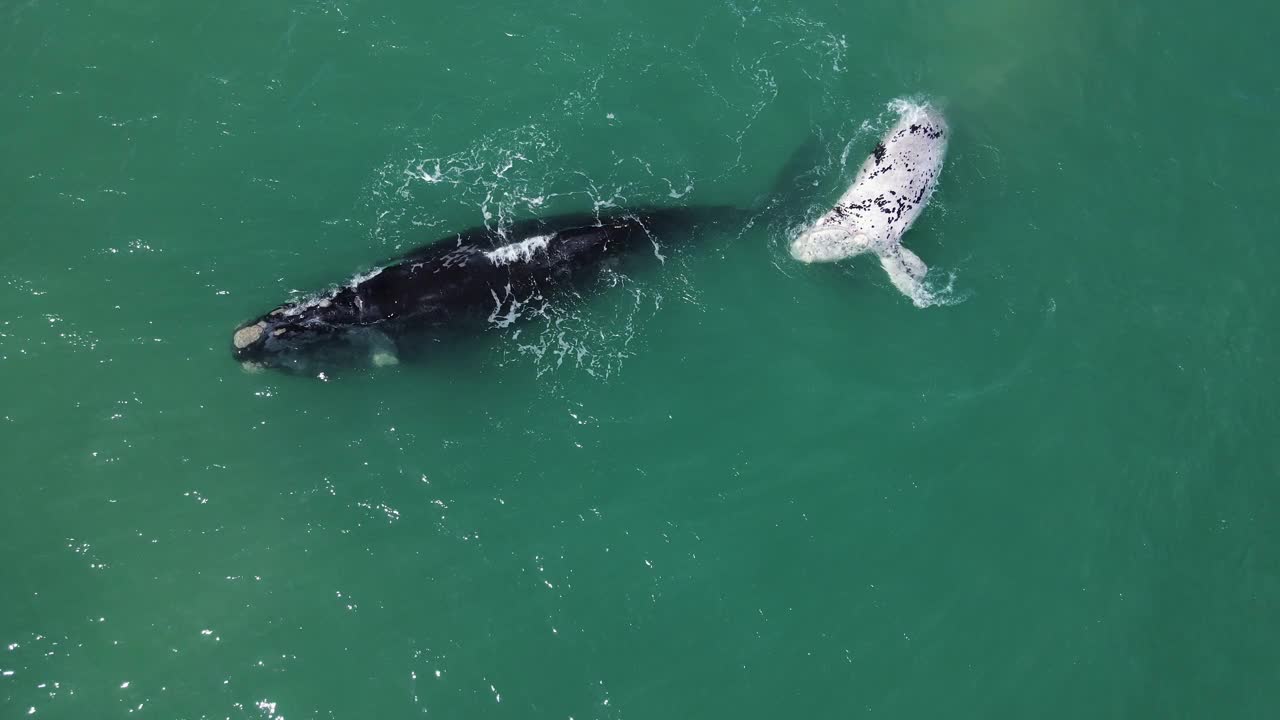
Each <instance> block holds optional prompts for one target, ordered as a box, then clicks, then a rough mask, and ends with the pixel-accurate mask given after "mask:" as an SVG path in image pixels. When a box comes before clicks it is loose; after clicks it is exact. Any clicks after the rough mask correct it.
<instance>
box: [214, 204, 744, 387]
mask: <svg viewBox="0 0 1280 720" xmlns="http://www.w3.org/2000/svg"><path fill="white" fill-rule="evenodd" d="M738 217H741V211H737V210H733V209H729V208H667V209H640V210H634V211H629V212H626V213H617V214H612V215H562V216H557V217H549V218H543V219H535V220H526V221H522V222H518V223H515V224H514V225H512V226H511V227H508V228H505V230H504V231H503V232H501V233H499V232H498V231H497V230H494V229H490V228H483V227H481V228H472V229H470V230H466V231H463V232H460V233H457V234H455V235H451V236H448V237H445V238H442V239H440V240H438V241H436V242H434V243H431V244H429V245H426V246H423V247H421V248H419V249H417V250H414V251H412V252H409V253H407V254H406V255H404V256H402V257H400V258H398V259H396V260H394V261H392V263H391V264H389V265H387V266H385V267H383V268H381V269H380V270H376V271H374V272H371V273H368V274H365V275H362V276H357V277H356V278H354V279H353V280H351V281H350V282H349V283H348V284H346V285H343V286H339V287H337V288H334V289H331V290H329V291H327V292H323V293H320V294H316V295H312V296H309V297H307V298H304V299H302V300H298V301H295V302H289V303H285V304H284V305H281V306H279V307H277V308H275V309H274V310H272V311H270V312H268V313H266V314H265V315H262V316H261V317H259V318H258V319H256V320H254V321H252V322H249V323H246V324H245V325H243V326H241V327H240V328H239V329H238V330H237V331H236V333H235V335H234V336H233V338H232V346H233V347H232V350H233V354H234V355H235V357H236V358H237V359H238V360H240V361H242V362H244V363H246V365H247V366H250V367H262V366H267V367H275V368H280V369H285V370H290V369H293V370H306V371H310V370H314V369H315V368H316V367H317V366H319V367H325V366H330V365H335V364H347V363H350V362H351V361H352V360H357V361H359V360H368V359H370V358H373V359H374V360H377V359H378V358H392V359H394V358H395V357H396V353H397V351H398V349H399V347H400V345H401V343H402V342H403V341H405V340H407V339H410V338H415V337H416V338H433V337H434V338H438V337H441V336H447V335H450V334H456V333H475V332H483V331H484V330H485V329H488V328H494V327H505V326H507V325H509V324H511V323H512V322H514V321H515V320H516V319H517V318H519V317H520V315H521V314H522V312H521V311H522V309H523V310H527V309H529V308H528V306H529V305H531V304H534V305H536V304H537V303H540V302H544V301H548V300H550V299H552V298H553V297H555V296H556V295H557V294H560V293H564V292H578V291H581V290H583V289H585V288H586V287H588V285H589V284H590V281H591V280H592V279H594V278H595V277H596V276H597V275H598V273H599V271H600V270H601V269H602V268H604V267H606V266H608V265H609V264H611V263H613V262H616V261H618V260H621V259H622V258H624V257H628V256H630V257H645V256H648V257H650V258H657V257H659V256H660V255H659V248H660V247H662V248H667V247H670V246H671V242H672V241H674V240H679V239H683V238H687V237H689V236H691V235H693V234H695V233H697V232H699V231H705V230H707V229H709V228H710V226H712V225H715V224H717V223H720V222H723V221H725V220H729V219H735V218H738Z"/></svg>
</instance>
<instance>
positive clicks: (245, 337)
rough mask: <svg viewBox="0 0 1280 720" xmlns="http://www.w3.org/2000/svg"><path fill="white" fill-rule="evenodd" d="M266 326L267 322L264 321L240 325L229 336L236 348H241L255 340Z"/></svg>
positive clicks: (260, 335)
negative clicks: (233, 333)
mask: <svg viewBox="0 0 1280 720" xmlns="http://www.w3.org/2000/svg"><path fill="white" fill-rule="evenodd" d="M266 327H267V324H266V323H264V322H258V323H256V324H254V325H247V326H245V327H242V328H240V329H239V330H237V331H236V333H235V335H233V336H232V337H231V342H232V343H234V344H235V346H236V349H237V350H243V349H245V348H247V347H249V346H250V345H252V344H254V343H255V342H257V341H258V338H260V337H262V331H263V329H265V328H266Z"/></svg>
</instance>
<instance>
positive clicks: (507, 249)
mask: <svg viewBox="0 0 1280 720" xmlns="http://www.w3.org/2000/svg"><path fill="white" fill-rule="evenodd" d="M554 237H555V235H534V236H533V237H531V238H527V239H525V240H521V241H520V242H514V243H511V244H510V245H503V246H502V247H500V248H497V249H496V250H491V251H489V252H487V253H485V257H487V258H489V260H490V261H492V262H493V264H494V265H506V264H508V263H513V262H528V261H530V260H532V259H533V256H534V255H535V254H536V253H538V252H539V251H545V250H546V249H547V243H548V242H550V241H551V239H552V238H554Z"/></svg>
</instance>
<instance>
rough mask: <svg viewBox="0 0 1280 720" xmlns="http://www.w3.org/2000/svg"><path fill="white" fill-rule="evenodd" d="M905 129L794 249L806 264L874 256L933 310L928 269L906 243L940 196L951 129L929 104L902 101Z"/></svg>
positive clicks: (891, 135) (883, 145) (889, 136)
mask: <svg viewBox="0 0 1280 720" xmlns="http://www.w3.org/2000/svg"><path fill="white" fill-rule="evenodd" d="M891 107H892V108H893V109H894V110H895V111H897V112H898V114H899V117H898V121H897V123H896V124H895V125H894V126H893V128H891V129H890V130H889V132H888V133H886V134H885V136H884V137H883V138H882V139H881V140H880V142H879V143H878V144H877V145H876V149H875V152H874V153H872V155H871V156H870V157H868V158H867V160H866V162H865V163H863V165H862V168H861V169H859V170H858V175H857V177H856V178H855V179H854V181H853V185H851V186H850V187H849V189H848V190H847V191H845V193H844V195H842V196H841V197H840V200H839V201H838V202H837V203H836V205H835V207H834V208H832V209H831V211H830V212H828V213H826V214H825V215H823V216H822V217H820V218H818V221H817V222H815V223H814V224H813V225H812V226H811V227H810V228H809V229H807V230H806V231H805V232H803V233H801V234H800V236H799V237H797V238H796V239H795V240H794V241H793V242H792V243H791V255H792V257H794V258H796V259H797V260H800V261H802V262H808V263H812V262H835V261H837V260H843V259H844V258H848V257H852V256H854V255H860V254H862V253H866V252H873V253H875V254H877V255H879V256H880V260H881V264H882V265H883V266H884V268H885V270H886V271H887V272H888V273H889V277H890V279H891V280H892V281H893V284H894V286H895V287H897V288H898V289H899V290H901V291H902V292H903V293H904V294H906V295H907V296H909V297H911V299H912V301H913V302H915V304H916V305H919V306H924V305H929V304H932V298H931V296H930V295H929V293H928V291H927V290H926V289H925V288H924V286H923V280H924V276H925V273H926V272H927V271H928V268H927V267H926V266H925V264H924V263H923V262H922V261H921V260H920V258H918V257H916V256H915V255H914V254H913V253H911V252H910V251H909V250H906V249H905V248H903V247H902V246H901V238H902V235H903V234H904V233H906V232H907V230H908V229H910V227H911V225H912V223H914V222H915V221H916V218H918V217H919V216H920V213H921V212H922V211H923V210H924V208H925V206H926V205H928V204H929V199H930V197H931V196H932V195H933V191H934V188H935V187H936V185H937V182H938V175H939V174H940V173H941V172H942V163H943V159H944V157H945V156H946V151H947V132H948V131H947V125H946V121H945V120H944V119H943V118H942V115H941V114H940V113H939V112H938V111H937V110H936V109H935V108H933V107H931V106H929V105H916V104H912V103H908V102H906V101H901V100H899V101H895V102H894V104H893V105H892V106H891Z"/></svg>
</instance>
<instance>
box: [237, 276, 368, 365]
mask: <svg viewBox="0 0 1280 720" xmlns="http://www.w3.org/2000/svg"><path fill="white" fill-rule="evenodd" d="M348 300H349V298H345V297H344V296H343V293H341V292H338V293H331V294H326V295H323V296H319V297H312V298H308V299H306V300H303V301H299V302H290V303H285V304H284V305H281V306H279V307H277V308H275V309H274V310H272V311H271V312H269V313H267V314H265V315H263V316H261V317H259V318H257V319H256V320H253V321H252V322H249V323H246V324H244V325H242V326H240V327H239V328H238V329H237V330H236V331H235V333H233V334H232V336H231V352H232V354H233V355H234V356H235V358H236V360H239V361H240V363H241V364H242V365H243V366H244V367H245V369H247V370H261V369H265V368H272V369H277V370H284V371H287V372H297V373H311V372H315V371H316V370H318V369H325V368H336V367H342V366H349V365H355V364H359V363H360V361H361V360H364V359H368V358H369V357H370V354H371V350H372V351H373V353H372V354H373V358H374V361H375V362H377V361H378V360H379V358H382V357H393V356H385V355H379V354H378V353H377V345H378V340H379V339H381V338H382V336H381V334H380V333H378V332H377V331H374V330H370V329H367V328H363V327H361V326H360V325H359V324H356V323H353V322H351V321H352V319H353V317H352V316H353V312H352V309H351V308H349V307H347V305H349V303H348V302H347V301H348Z"/></svg>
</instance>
